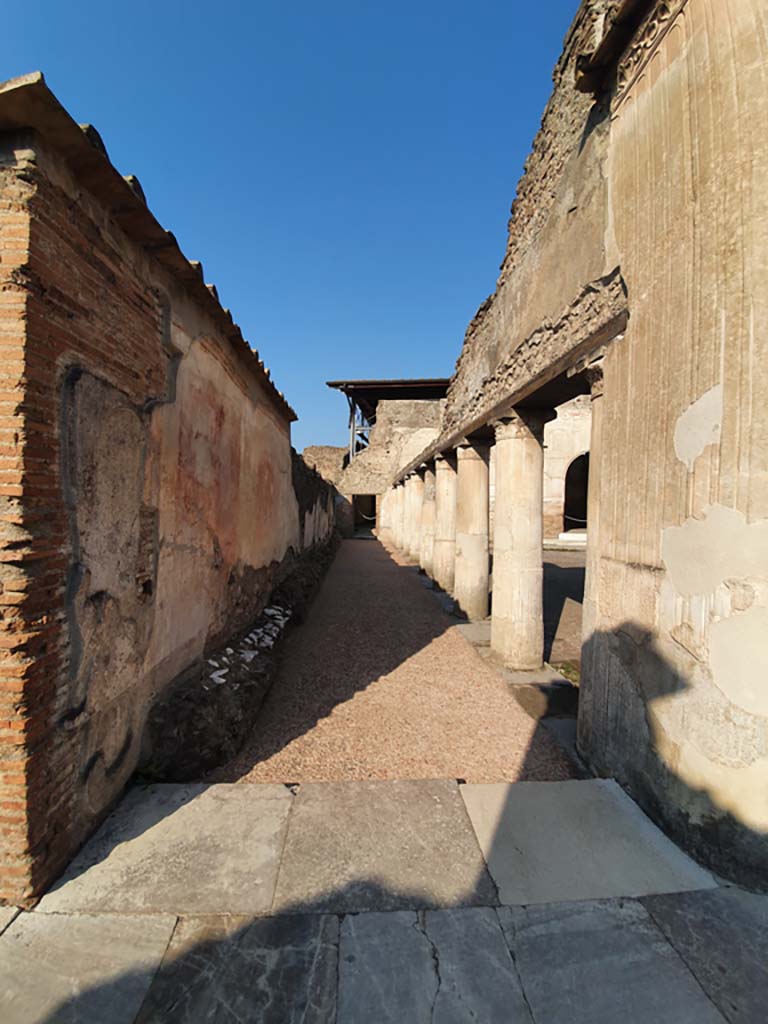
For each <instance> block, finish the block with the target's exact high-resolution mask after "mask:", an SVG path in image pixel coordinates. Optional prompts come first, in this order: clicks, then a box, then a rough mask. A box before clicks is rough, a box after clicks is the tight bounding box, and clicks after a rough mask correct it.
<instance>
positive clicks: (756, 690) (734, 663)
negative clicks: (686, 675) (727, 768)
mask: <svg viewBox="0 0 768 1024" xmlns="http://www.w3.org/2000/svg"><path fill="white" fill-rule="evenodd" d="M766 637H768V608H749V609H747V611H744V612H739V613H738V614H737V615H734V616H731V617H730V618H728V619H721V620H720V621H719V622H715V623H713V624H712V626H711V628H710V649H711V667H712V677H713V679H714V681H715V683H716V684H717V686H718V687H719V689H721V690H722V691H723V693H724V694H726V696H727V697H729V698H730V700H732V701H733V703H734V704H737V705H738V706H739V707H740V708H743V709H744V710H745V711H749V712H751V713H752V714H754V715H762V716H763V717H765V718H768V646H766Z"/></svg>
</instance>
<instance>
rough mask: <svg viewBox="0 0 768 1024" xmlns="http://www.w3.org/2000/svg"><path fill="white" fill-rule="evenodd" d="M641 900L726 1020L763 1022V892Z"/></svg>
mask: <svg viewBox="0 0 768 1024" xmlns="http://www.w3.org/2000/svg"><path fill="white" fill-rule="evenodd" d="M641 902H642V904H643V906H644V907H645V908H646V910H647V911H648V912H649V913H650V915H651V917H652V918H653V920H654V922H655V923H656V925H657V926H658V927H659V928H660V929H661V931H662V932H663V933H664V935H665V936H666V937H667V939H668V940H669V941H670V942H671V943H672V945H673V946H674V947H675V949H676V950H677V952H678V953H679V954H680V956H681V957H682V959H683V960H684V961H685V962H686V964H687V965H688V967H689V968H690V969H691V971H693V973H694V975H695V976H696V979H697V980H698V982H699V984H700V985H701V986H702V988H703V989H704V991H705V992H706V993H707V995H708V996H709V998H710V999H711V1000H712V1002H713V1003H714V1004H715V1006H717V1007H718V1009H719V1010H720V1011H721V1012H722V1013H723V1014H724V1015H725V1016H726V1017H727V1018H728V1020H729V1021H731V1022H732V1024H765V1021H766V1020H768V896H758V895H755V894H753V893H749V892H744V891H743V890H741V889H735V888H727V889H714V890H710V891H709V892H686V893H676V894H674V895H671V896H648V897H646V898H644V899H643V900H642V901H641Z"/></svg>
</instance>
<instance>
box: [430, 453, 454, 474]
mask: <svg viewBox="0 0 768 1024" xmlns="http://www.w3.org/2000/svg"><path fill="white" fill-rule="evenodd" d="M455 469H456V452H455V451H448V450H446V451H444V452H438V454H437V455H436V456H435V470H436V471H437V472H439V471H440V470H442V471H445V470H451V471H453V470H455Z"/></svg>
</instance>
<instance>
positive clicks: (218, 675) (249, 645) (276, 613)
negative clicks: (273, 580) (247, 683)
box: [208, 605, 291, 689]
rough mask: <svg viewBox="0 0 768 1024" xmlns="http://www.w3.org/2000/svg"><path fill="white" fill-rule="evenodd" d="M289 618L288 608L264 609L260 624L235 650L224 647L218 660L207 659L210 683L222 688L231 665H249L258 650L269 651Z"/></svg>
mask: <svg viewBox="0 0 768 1024" xmlns="http://www.w3.org/2000/svg"><path fill="white" fill-rule="evenodd" d="M290 618H291V609H290V608H283V607H281V606H280V605H271V606H270V607H269V608H265V609H264V613H263V619H262V622H261V623H260V624H259V625H258V626H257V627H256V628H255V629H253V630H252V631H251V632H250V633H248V634H247V635H246V636H245V637H243V638H242V640H241V641H240V645H239V647H238V649H237V650H235V649H234V648H232V647H225V648H224V653H223V654H220V655H219V656H218V658H209V659H208V664H209V665H210V666H211V668H212V669H213V670H214V671H213V672H212V673H211V674H210V679H211V682H213V683H215V684H216V685H217V686H222V685H223V684H224V683H225V682H226V679H225V678H224V677H225V676H226V674H227V672H228V671H229V667H231V666H232V665H233V663H234V666H235V667H236V666H237V662H238V661H240V662H245V664H246V665H249V664H250V663H251V662H252V661H253V659H254V658H256V657H257V656H258V654H259V648H262V649H266V650H271V649H272V648H273V647H274V645H275V642H276V641H277V640H278V639H279V637H280V634H281V633H282V631H283V630H284V629H285V627H286V626H287V624H288V622H289V620H290ZM230 656H231V657H230ZM222 666H226V667H222ZM232 686H233V689H236V688H237V683H233V684H232Z"/></svg>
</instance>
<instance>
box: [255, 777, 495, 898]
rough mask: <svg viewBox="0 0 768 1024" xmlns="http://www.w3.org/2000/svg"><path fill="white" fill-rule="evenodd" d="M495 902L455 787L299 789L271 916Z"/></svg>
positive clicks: (409, 783)
mask: <svg viewBox="0 0 768 1024" xmlns="http://www.w3.org/2000/svg"><path fill="white" fill-rule="evenodd" d="M496 902H497V901H496V891H495V888H494V886H493V883H492V882H491V879H490V878H489V876H488V872H487V871H486V868H485V864H484V862H483V857H482V854H481V852H480V848H479V846H478V845H477V840H476V839H475V835H474V833H473V831H472V826H471V825H470V822H469V818H468V817H467V813H466V811H465V809H464V805H463V803H462V800H461V797H460V795H459V788H458V786H457V785H456V783H455V782H451V781H448V780H428V781H415V780H401V781H392V782H334V783H318V784H312V783H309V784H305V785H302V786H301V788H300V790H299V794H298V796H297V797H296V801H295V804H294V808H293V813H292V815H291V820H290V825H289V829H288V835H287V837H286V842H285V848H284V850H283V858H282V862H281V866H280V874H279V877H278V881H277V889H276V892H275V901H274V905H273V911H274V912H275V913H285V912H288V913H300V912H305V911H308V910H313V911H322V912H327V913H354V912H359V911H366V910H401V909H408V910H411V909H420V908H433V907H434V908H439V907H455V906H469V905H489V904H495V903H496Z"/></svg>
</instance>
